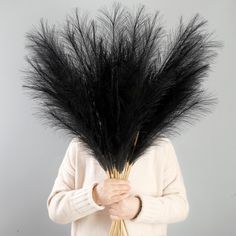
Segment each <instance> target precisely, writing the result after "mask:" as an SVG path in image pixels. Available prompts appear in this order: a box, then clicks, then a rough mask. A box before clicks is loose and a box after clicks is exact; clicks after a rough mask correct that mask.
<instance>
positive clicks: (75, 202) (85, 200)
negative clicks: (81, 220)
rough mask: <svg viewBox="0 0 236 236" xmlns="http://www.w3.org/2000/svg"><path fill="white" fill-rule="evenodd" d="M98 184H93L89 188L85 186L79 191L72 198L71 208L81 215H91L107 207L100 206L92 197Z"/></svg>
mask: <svg viewBox="0 0 236 236" xmlns="http://www.w3.org/2000/svg"><path fill="white" fill-rule="evenodd" d="M96 183H97V182H93V183H92V184H90V185H88V186H84V187H83V188H81V189H77V190H75V191H74V193H73V194H72V196H71V206H72V209H74V210H75V211H76V212H78V213H79V214H80V215H81V214H82V215H84V216H85V215H89V214H92V213H93V212H96V211H98V210H102V209H104V208H105V207H104V206H103V205H98V204H97V203H96V202H95V201H94V199H93V196H92V191H93V187H94V185H95V184H96Z"/></svg>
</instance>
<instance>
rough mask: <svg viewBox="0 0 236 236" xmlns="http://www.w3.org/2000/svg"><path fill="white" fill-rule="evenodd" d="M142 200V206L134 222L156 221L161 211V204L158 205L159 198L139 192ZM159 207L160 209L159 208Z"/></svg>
mask: <svg viewBox="0 0 236 236" xmlns="http://www.w3.org/2000/svg"><path fill="white" fill-rule="evenodd" d="M137 196H138V197H139V198H140V199H141V202H142V208H141V210H140V212H139V214H138V215H137V217H135V218H134V219H132V220H131V221H132V222H142V223H154V222H155V219H156V215H157V214H158V211H159V212H160V210H159V209H160V206H157V200H156V199H155V198H153V197H151V196H148V195H144V194H138V195H137ZM158 208H159V209H158Z"/></svg>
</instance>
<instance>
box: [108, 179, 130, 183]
mask: <svg viewBox="0 0 236 236" xmlns="http://www.w3.org/2000/svg"><path fill="white" fill-rule="evenodd" d="M110 183H111V184H130V181H129V180H125V179H110Z"/></svg>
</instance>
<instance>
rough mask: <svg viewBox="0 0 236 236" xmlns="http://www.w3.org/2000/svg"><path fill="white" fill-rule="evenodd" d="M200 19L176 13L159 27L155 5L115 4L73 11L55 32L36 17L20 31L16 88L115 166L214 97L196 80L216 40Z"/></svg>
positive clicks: (105, 162) (206, 68) (131, 158)
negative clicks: (93, 12)
mask: <svg viewBox="0 0 236 236" xmlns="http://www.w3.org/2000/svg"><path fill="white" fill-rule="evenodd" d="M206 24H207V21H206V20H204V19H201V17H200V16H199V14H196V15H195V16H194V17H193V18H192V19H191V20H190V21H189V22H188V23H187V24H184V23H183V20H182V17H181V19H180V22H179V25H178V27H177V28H176V30H175V31H174V32H172V33H166V32H165V31H164V29H163V26H162V24H161V21H160V17H159V12H158V11H157V12H156V13H155V14H153V15H148V14H147V13H146V12H145V8H144V6H141V7H140V8H139V9H138V10H137V11H136V12H135V14H132V13H130V12H129V11H128V10H127V9H126V8H125V7H122V6H121V5H120V4H114V5H113V8H112V10H106V9H101V10H100V15H99V16H98V18H97V19H96V20H91V19H89V18H88V17H82V16H81V15H80V14H79V12H78V9H76V11H75V14H74V15H73V16H71V17H68V18H67V20H66V24H65V25H64V27H63V28H62V29H61V30H57V29H56V28H55V27H49V26H48V24H47V23H45V22H44V21H43V20H41V24H40V28H39V29H38V30H32V31H31V32H29V33H28V34H27V40H28V44H27V48H28V49H29V51H30V55H29V56H27V57H26V60H27V62H28V64H29V65H30V69H27V70H26V74H27V76H26V78H25V83H24V85H23V87H24V88H26V89H28V90H30V91H31V92H32V93H31V95H32V97H33V98H34V99H36V100H38V101H40V102H42V103H41V109H42V110H41V112H42V114H43V116H42V118H47V120H48V121H49V122H50V125H52V126H54V127H56V128H61V129H64V130H66V131H68V133H69V134H72V135H73V136H76V137H79V138H80V139H81V140H82V141H83V143H84V144H85V145H86V147H87V148H88V151H90V152H91V154H92V155H93V156H94V157H95V158H96V159H97V160H98V162H99V163H100V165H101V166H102V167H103V168H104V170H106V171H111V170H112V168H113V167H115V169H116V170H118V171H119V172H121V171H122V170H123V169H124V167H125V165H126V164H127V163H129V164H133V163H134V162H135V161H136V160H137V159H138V157H140V156H141V155H142V154H143V153H144V152H145V150H146V149H147V148H148V147H150V146H152V145H155V144H157V143H155V140H157V139H158V140H161V138H162V137H165V136H169V135H173V134H175V133H178V128H179V125H180V122H183V123H191V122H193V121H194V120H196V119H197V118H199V117H200V116H201V115H204V114H206V113H207V112H209V111H210V108H211V107H212V105H213V104H215V103H217V99H216V98H215V97H211V96H210V95H209V94H207V93H206V92H205V91H204V89H203V87H202V82H203V79H204V78H205V77H207V75H208V71H209V69H210V65H211V63H212V62H213V59H214V58H215V57H216V55H217V52H216V49H217V48H219V47H221V46H222V43H221V42H219V41H215V40H213V39H212V35H213V34H212V33H209V32H207V30H206V29H205V28H204V27H205V26H206ZM134 144H135V145H134Z"/></svg>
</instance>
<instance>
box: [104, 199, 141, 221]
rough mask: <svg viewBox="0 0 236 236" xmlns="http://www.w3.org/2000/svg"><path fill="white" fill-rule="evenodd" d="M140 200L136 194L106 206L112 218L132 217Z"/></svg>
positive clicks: (138, 206) (125, 218) (126, 218)
mask: <svg viewBox="0 0 236 236" xmlns="http://www.w3.org/2000/svg"><path fill="white" fill-rule="evenodd" d="M140 205H141V204H140V200H139V198H138V197H136V196H130V197H127V198H125V199H123V200H121V201H119V202H116V203H113V204H111V205H109V206H108V208H109V214H110V218H111V219H112V220H121V219H124V220H129V219H132V218H133V217H134V216H135V215H136V214H137V212H138V210H139V208H140Z"/></svg>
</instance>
